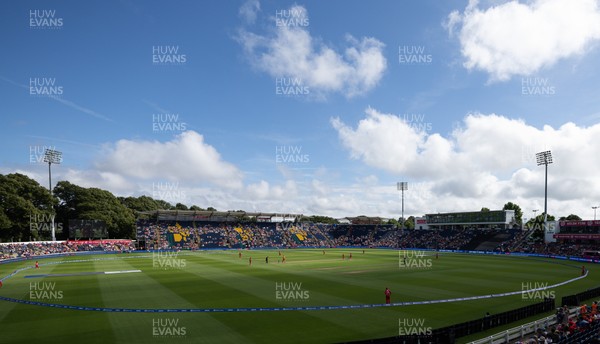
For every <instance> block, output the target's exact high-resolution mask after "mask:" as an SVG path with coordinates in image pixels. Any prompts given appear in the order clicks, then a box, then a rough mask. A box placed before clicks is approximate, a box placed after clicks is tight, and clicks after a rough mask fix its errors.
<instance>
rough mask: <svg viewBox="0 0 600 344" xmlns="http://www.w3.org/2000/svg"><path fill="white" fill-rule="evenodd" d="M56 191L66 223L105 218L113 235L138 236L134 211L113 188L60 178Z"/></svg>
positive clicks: (61, 213) (115, 236) (62, 216)
mask: <svg viewBox="0 0 600 344" xmlns="http://www.w3.org/2000/svg"><path fill="white" fill-rule="evenodd" d="M54 193H55V195H56V196H57V197H58V198H59V199H60V200H61V203H60V204H59V206H58V211H57V213H58V214H57V217H58V218H60V219H61V220H62V221H63V222H67V221H68V220H69V219H82V220H102V221H104V222H105V223H106V227H107V230H108V235H109V237H110V238H134V236H135V216H134V213H133V211H132V210H131V209H129V208H127V207H126V206H125V205H124V204H123V203H122V202H121V201H120V200H119V199H118V198H117V197H115V196H114V195H113V194H112V193H110V192H109V191H106V190H102V189H98V188H82V187H80V186H77V185H74V184H71V183H70V182H68V181H60V182H58V184H57V185H56V187H55V188H54Z"/></svg>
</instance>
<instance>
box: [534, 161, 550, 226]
mask: <svg viewBox="0 0 600 344" xmlns="http://www.w3.org/2000/svg"><path fill="white" fill-rule="evenodd" d="M535 157H536V160H537V165H538V166H541V165H545V166H546V178H545V184H544V227H545V226H546V220H548V165H549V164H551V163H552V152H550V151H544V152H539V153H536V154H535Z"/></svg>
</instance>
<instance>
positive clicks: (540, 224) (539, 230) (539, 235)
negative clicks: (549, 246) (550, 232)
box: [525, 213, 555, 240]
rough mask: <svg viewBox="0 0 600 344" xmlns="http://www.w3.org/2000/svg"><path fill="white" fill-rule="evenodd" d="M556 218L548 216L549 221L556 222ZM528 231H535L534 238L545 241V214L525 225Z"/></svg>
mask: <svg viewBox="0 0 600 344" xmlns="http://www.w3.org/2000/svg"><path fill="white" fill-rule="evenodd" d="M554 219H555V218H554V216H553V215H550V214H548V219H547V220H548V221H554ZM525 228H526V229H528V230H529V229H533V234H532V235H531V237H532V238H534V239H536V240H544V213H542V214H540V215H538V216H536V217H535V218H531V219H529V221H527V223H526V224H525Z"/></svg>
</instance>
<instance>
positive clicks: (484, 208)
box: [481, 207, 490, 212]
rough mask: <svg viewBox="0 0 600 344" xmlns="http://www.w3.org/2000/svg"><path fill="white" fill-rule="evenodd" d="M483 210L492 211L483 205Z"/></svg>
mask: <svg viewBox="0 0 600 344" xmlns="http://www.w3.org/2000/svg"><path fill="white" fill-rule="evenodd" d="M481 211H482V212H483V211H490V208H486V207H483V208H481Z"/></svg>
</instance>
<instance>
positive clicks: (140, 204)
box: [119, 195, 159, 212]
mask: <svg viewBox="0 0 600 344" xmlns="http://www.w3.org/2000/svg"><path fill="white" fill-rule="evenodd" d="M119 201H120V202H121V203H122V204H123V205H125V206H126V207H127V208H129V209H131V210H133V211H135V212H139V211H150V210H157V209H159V204H158V202H157V201H155V200H154V199H153V198H152V197H148V196H145V195H144V196H140V197H126V198H125V197H119Z"/></svg>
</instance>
